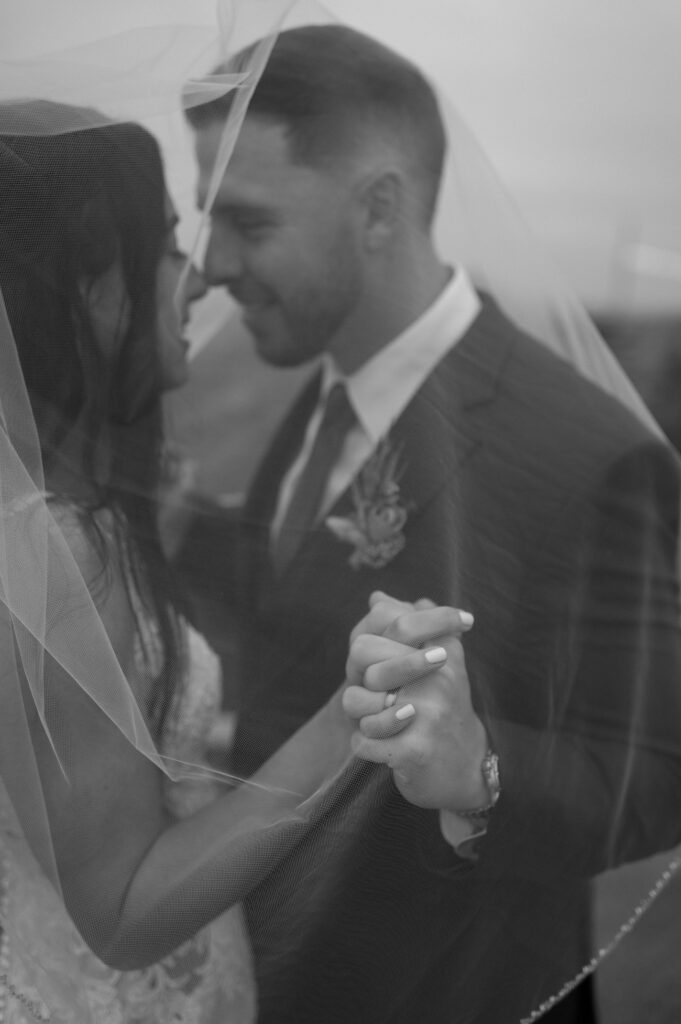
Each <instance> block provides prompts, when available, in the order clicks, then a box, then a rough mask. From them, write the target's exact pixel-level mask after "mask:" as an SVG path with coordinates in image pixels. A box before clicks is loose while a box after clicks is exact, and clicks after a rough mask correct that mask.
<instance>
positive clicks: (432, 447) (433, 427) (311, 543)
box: [261, 299, 514, 641]
mask: <svg viewBox="0 0 681 1024" xmlns="http://www.w3.org/2000/svg"><path fill="white" fill-rule="evenodd" d="M513 334H514V328H512V326H511V325H510V324H509V322H508V321H506V319H505V318H504V317H503V316H502V315H501V313H500V312H499V310H498V308H497V307H496V305H495V304H494V303H493V302H492V300H489V299H487V300H485V301H484V303H483V309H482V311H481V313H480V315H479V316H478V317H477V319H476V321H475V322H474V324H473V325H472V326H471V328H470V329H469V330H468V331H467V333H466V334H465V335H464V337H463V338H462V339H461V340H460V342H459V343H458V344H457V345H456V346H455V347H454V348H453V349H452V350H451V351H450V352H449V353H448V354H447V355H446V356H445V358H444V359H443V360H442V362H441V363H440V364H439V365H438V366H437V367H436V369H435V371H434V372H433V373H432V374H431V375H430V376H429V377H428V378H427V380H426V381H425V383H424V384H423V385H422V387H421V388H420V389H419V391H418V392H417V394H416V395H415V396H414V398H413V399H412V401H411V402H410V403H409V405H408V406H407V408H406V409H405V410H404V412H403V413H402V415H401V416H400V417H399V419H398V420H397V421H396V422H395V424H394V426H393V428H392V429H391V431H390V438H391V443H392V445H393V447H394V448H395V450H396V451H398V452H399V453H400V467H401V469H402V474H401V477H400V480H399V484H400V491H401V497H402V498H403V500H404V502H405V504H406V507H407V509H408V513H409V521H408V524H407V527H406V531H407V533H406V536H407V543H409V533H408V531H409V529H410V526H411V527H412V528H413V527H414V526H415V525H416V523H417V522H418V518H419V516H420V515H421V514H422V512H423V511H424V509H425V508H426V507H427V506H428V505H429V504H430V503H431V502H432V501H434V500H436V499H437V496H438V494H440V492H442V490H443V489H444V488H446V487H448V486H451V482H452V480H453V479H454V480H456V479H457V478H458V477H459V476H460V474H461V473H462V471H463V467H464V465H465V464H466V463H468V461H469V460H471V459H472V458H473V457H475V455H476V453H477V452H478V451H479V450H480V449H481V447H482V445H483V441H484V410H485V407H486V406H487V405H488V403H489V402H491V401H493V400H494V399H495V397H496V395H497V392H498V385H499V379H500V376H501V373H502V370H503V366H504V364H505V362H506V359H507V358H508V355H509V353H510V350H511V348H512V337H513ZM318 386H319V382H318V381H317V386H316V390H315V393H314V396H313V400H312V402H311V405H310V406H309V412H308V415H309V414H310V413H311V409H312V408H313V407H314V402H316V395H317V393H318ZM305 397H306V396H305V395H303V396H302V397H301V404H302V403H303V400H304V399H305ZM308 400H309V399H308ZM306 407H307V405H306ZM297 411H299V410H298V407H296V409H294V412H293V414H292V419H294V417H295V414H296V412H297ZM480 413H482V414H483V415H482V416H481V415H480ZM306 422H307V418H306V419H305V420H304V423H306ZM304 423H303V427H302V430H303V431H304ZM292 429H293V428H292ZM301 440H302V432H301V433H300V434H299V436H298V444H299V443H300V441H301ZM295 451H297V447H295V446H294V447H293V453H294V454H295ZM271 454H272V455H273V456H274V455H275V451H274V448H273V451H272V453H271ZM268 461H269V460H268ZM289 463H290V459H289V462H288V463H287V465H288V464H289ZM266 471H267V470H266V465H265V464H264V465H263V472H266ZM283 472H284V470H282V469H281V467H279V472H278V477H277V482H276V485H275V494H276V489H278V485H279V481H280V479H281V476H282V474H283ZM272 507H273V505H272ZM353 510H354V502H353V496H352V486H350V487H349V488H348V489H347V490H346V491H345V492H344V493H343V494H342V495H340V497H339V498H338V499H337V501H336V502H335V504H334V506H333V508H332V509H331V510H330V513H329V514H330V515H334V516H341V517H346V516H349V515H352V512H353ZM349 554H350V549H349V547H348V546H347V545H345V544H343V543H341V542H340V541H338V540H337V539H336V538H335V537H334V536H333V535H332V534H331V532H330V530H329V529H328V527H327V526H326V524H325V522H324V521H322V522H321V523H319V524H318V526H317V527H315V528H314V529H313V530H311V531H310V532H309V534H308V536H307V537H306V539H305V540H304V542H303V544H302V546H301V548H300V550H299V551H298V553H297V555H296V557H295V558H294V559H293V561H292V563H291V564H290V565H289V566H288V567H287V568H286V570H285V571H284V572H283V573H282V575H281V577H280V578H278V579H275V578H274V576H273V575H271V577H270V585H269V586H268V588H267V593H262V592H261V600H263V599H264V601H265V603H266V604H270V602H271V603H272V604H275V603H279V602H281V600H282V595H283V594H285V593H286V592H287V591H290V592H291V593H296V594H298V595H299V594H300V592H301V590H302V588H303V587H304V588H305V590H306V591H307V592H308V594H309V597H308V600H309V601H311V602H315V601H316V600H319V601H322V602H328V600H329V591H330V588H332V593H333V601H334V603H336V604H337V605H339V606H342V605H343V604H344V603H346V602H347V601H348V600H351V599H352V598H353V597H354V595H355V592H356V587H357V577H356V575H355V573H354V571H348V568H347V562H348V557H349ZM266 558H267V561H268V562H269V553H268V551H267V552H266ZM270 572H271V570H270ZM261 579H262V577H261ZM308 640H310V641H312V640H313V637H312V636H311V635H308Z"/></svg>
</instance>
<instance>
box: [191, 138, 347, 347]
mask: <svg viewBox="0 0 681 1024" xmlns="http://www.w3.org/2000/svg"><path fill="white" fill-rule="evenodd" d="M222 129H223V125H222V124H221V123H217V122H216V123H215V124H211V125H208V126H206V127H204V128H201V129H199V131H198V132H197V133H196V152H197V158H198V163H199V187H198V192H199V196H198V198H199V205H204V204H205V202H206V197H207V194H208V189H209V185H210V181H211V175H212V171H213V167H214V165H215V159H216V156H217V152H218V148H219V144H220V139H221V135H222ZM358 239H359V217H358V210H357V203H356V200H355V198H354V193H353V189H352V187H351V183H350V182H349V181H348V180H347V175H346V177H345V179H344V177H343V174H342V173H341V171H340V170H339V171H338V172H336V171H335V170H332V169H328V170H327V169H320V168H315V167H310V166H307V165H304V164H302V163H297V162H295V161H293V160H292V159H291V153H290V148H289V142H288V139H287V137H286V133H285V129H284V127H283V126H282V125H281V124H278V123H276V122H273V121H267V120H263V119H259V118H247V119H246V121H245V124H244V127H243V129H242V131H241V134H240V136H239V139H238V141H237V144H236V147H235V150H234V154H233V156H232V159H231V160H230V163H229V166H228V168H227V171H226V173H225V175H224V178H223V179H222V182H221V184H220V187H219V190H218V193H217V198H216V201H215V204H214V206H213V207H212V209H211V232H210V238H209V241H208V248H207V251H206V258H205V271H204V272H205V276H206V279H207V281H208V283H209V284H211V285H223V286H224V287H225V288H227V290H228V291H229V292H230V294H231V295H232V296H233V297H234V299H235V300H236V301H237V302H238V303H239V305H240V306H241V309H242V312H243V319H244V322H245V324H246V326H247V328H248V329H249V331H250V332H251V334H252V335H253V337H254V339H255V344H256V347H257V350H258V353H259V355H260V356H261V358H262V359H264V360H265V361H267V362H269V363H272V364H274V365H277V366H296V365H298V364H300V363H304V362H306V361H307V360H309V359H312V358H313V357H315V356H316V355H318V354H319V353H320V352H322V351H324V350H325V349H326V348H327V347H328V346H329V345H330V343H331V342H332V341H333V339H334V338H335V336H336V335H337V333H338V331H339V330H340V329H341V328H342V326H343V324H344V323H345V322H346V321H347V320H348V318H349V317H350V316H351V315H352V313H353V310H354V309H355V308H356V306H357V303H358V301H359V297H360V295H361V282H362V274H361V260H360V255H361V253H360V246H359V244H358Z"/></svg>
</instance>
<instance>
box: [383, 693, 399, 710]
mask: <svg viewBox="0 0 681 1024" xmlns="http://www.w3.org/2000/svg"><path fill="white" fill-rule="evenodd" d="M396 700H397V694H396V693H386V695H385V706H386V707H387V708H391V707H392V706H393V704H394V703H395V701H396Z"/></svg>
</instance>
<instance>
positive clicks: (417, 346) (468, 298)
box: [322, 267, 481, 443]
mask: <svg viewBox="0 0 681 1024" xmlns="http://www.w3.org/2000/svg"><path fill="white" fill-rule="evenodd" d="M480 308H481V302H480V299H479V298H478V295H477V293H476V291H475V289H474V287H473V284H472V282H471V280H470V277H469V276H468V274H467V273H466V271H465V270H464V269H463V268H462V267H458V268H457V269H456V271H455V272H454V274H453V275H452V277H451V279H450V280H449V282H448V283H447V284H446V285H445V287H444V289H443V290H442V291H441V292H440V294H439V295H438V297H437V298H436V299H435V301H434V302H433V304H432V305H431V306H429V308H428V309H427V310H426V311H425V313H423V314H422V315H421V316H420V317H419V318H418V319H417V320H415V321H414V322H413V323H412V324H410V325H409V327H407V328H406V330H404V331H403V332H402V333H401V334H399V335H398V336H397V337H396V338H395V339H394V340H393V341H391V342H389V343H388V344H387V345H385V346H384V347H383V348H382V349H381V350H380V351H379V352H377V353H376V354H375V355H374V356H372V358H371V359H369V360H367V362H366V363H364V364H363V365H362V366H360V367H359V369H358V370H356V371H355V372H354V373H352V374H350V375H349V376H347V377H346V376H345V375H344V374H343V373H342V372H341V370H340V369H339V367H338V365H337V363H336V362H335V361H334V359H333V358H332V357H331V356H330V355H328V354H326V355H325V356H324V357H323V364H322V365H323V369H322V394H323V395H326V394H328V392H329V390H330V389H331V387H332V386H333V385H334V384H335V383H336V382H337V381H342V382H344V383H345V385H346V387H347V390H348V397H349V399H350V402H351V404H352V406H353V409H354V410H355V413H356V415H357V419H358V421H359V423H360V424H361V426H362V428H363V429H364V431H365V432H366V433H367V434H368V436H369V438H370V439H371V440H372V441H373V442H374V443H377V442H378V441H379V440H380V439H381V438H382V437H383V436H384V435H385V434H386V433H387V431H388V430H389V429H390V426H391V425H392V423H393V422H394V421H395V420H396V419H397V417H398V416H399V415H400V413H401V412H402V411H403V410H404V408H405V407H406V406H407V404H408V403H409V401H410V400H411V399H412V398H413V396H414V395H415V394H416V392H417V391H418V390H419V388H420V387H421V385H422V384H423V383H424V381H425V380H426V378H427V377H428V376H429V375H430V373H431V372H432V370H433V369H434V368H435V366H436V365H437V364H438V363H439V362H440V360H441V359H442V358H443V357H444V356H445V355H446V353H447V352H448V351H449V350H450V349H451V348H453V346H454V345H456V344H457V342H458V341H459V340H460V339H461V338H462V337H463V335H464V334H465V333H466V331H467V330H468V328H469V327H470V325H471V324H472V322H473V320H474V319H475V318H476V316H477V315H478V313H479V311H480Z"/></svg>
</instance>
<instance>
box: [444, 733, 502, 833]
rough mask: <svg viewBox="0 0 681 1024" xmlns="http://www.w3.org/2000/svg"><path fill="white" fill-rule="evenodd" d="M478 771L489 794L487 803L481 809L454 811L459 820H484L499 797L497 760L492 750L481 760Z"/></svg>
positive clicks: (468, 808)
mask: <svg viewBox="0 0 681 1024" xmlns="http://www.w3.org/2000/svg"><path fill="white" fill-rule="evenodd" d="M480 771H481V772H482V777H483V779H484V782H485V785H486V786H487V792H488V793H489V802H488V803H486V804H483V806H482V807H467V808H465V809H464V810H462V811H455V812H454V813H455V814H457V815H458V816H459V817H460V818H477V819H478V820H480V819H483V820H484V819H486V818H488V817H489V815H490V812H491V811H492V810H493V809H494V807H495V805H496V803H497V801H498V799H499V797H500V796H501V782H500V780H499V758H498V756H497V754H495V753H494V751H493V750H488V751H487V753H486V754H485V756H484V757H483V759H482V764H481V765H480Z"/></svg>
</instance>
